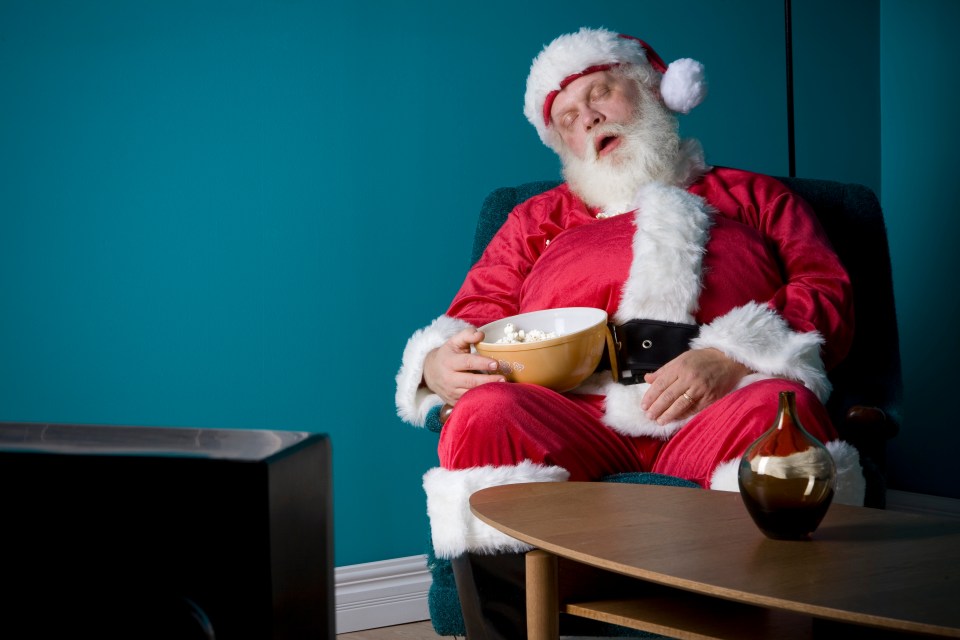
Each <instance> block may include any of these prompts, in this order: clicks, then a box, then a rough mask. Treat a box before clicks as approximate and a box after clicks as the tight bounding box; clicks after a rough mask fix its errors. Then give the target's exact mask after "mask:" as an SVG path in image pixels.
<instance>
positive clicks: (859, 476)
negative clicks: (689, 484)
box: [710, 440, 867, 507]
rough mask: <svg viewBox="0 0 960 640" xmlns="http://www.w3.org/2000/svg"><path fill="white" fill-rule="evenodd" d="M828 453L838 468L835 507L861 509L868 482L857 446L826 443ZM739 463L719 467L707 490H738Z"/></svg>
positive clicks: (729, 462) (736, 461) (842, 443)
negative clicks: (847, 505)
mask: <svg viewBox="0 0 960 640" xmlns="http://www.w3.org/2000/svg"><path fill="white" fill-rule="evenodd" d="M826 447H827V451H829V452H830V455H831V456H833V461H834V462H835V463H836V465H837V484H836V486H835V487H834V494H833V501H834V502H836V503H838V504H851V505H854V506H856V507H862V506H863V500H864V498H865V497H866V493H867V481H866V480H865V479H864V477H863V468H862V466H861V465H860V452H859V451H857V449H856V447H854V446H853V445H851V444H850V443H848V442H843V441H842V440H834V441H832V442H828V443H827V444H826ZM739 470H740V460H728V461H727V462H724V463H722V464H720V465H719V466H718V467H717V468H716V469H715V470H714V472H713V476H711V478H710V488H711V489H716V490H718V491H739V490H740V483H739V479H738V476H739Z"/></svg>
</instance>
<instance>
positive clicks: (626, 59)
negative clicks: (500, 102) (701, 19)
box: [523, 27, 707, 147]
mask: <svg viewBox="0 0 960 640" xmlns="http://www.w3.org/2000/svg"><path fill="white" fill-rule="evenodd" d="M622 64H631V65H640V66H646V67H647V68H648V69H651V70H652V71H654V72H656V73H655V74H653V75H654V77H656V78H658V79H659V83H660V95H661V97H662V98H663V102H664V104H666V105H667V108H669V109H670V110H671V111H674V112H677V113H689V112H690V111H691V110H692V109H693V108H694V107H696V106H697V105H698V104H700V103H701V102H703V99H704V98H705V97H706V95H707V82H706V77H705V75H704V70H703V65H702V64H700V63H699V62H697V61H696V60H691V59H690V58H682V59H680V60H676V61H674V62H671V63H670V65H669V66H667V65H666V64H665V63H664V62H663V60H662V59H661V58H660V56H659V55H657V53H656V51H654V50H653V48H651V47H650V45H648V44H647V43H646V42H644V41H642V40H640V39H638V38H634V37H632V36H627V35H623V34H618V33H615V32H613V31H608V30H607V29H590V28H588V27H584V28H582V29H580V30H579V31H577V32H576V33H568V34H565V35H562V36H559V37H558V38H556V39H555V40H554V41H553V42H551V43H550V44H548V45H547V46H545V47H544V48H543V51H541V52H540V54H539V55H537V57H536V58H534V60H533V64H531V65H530V74H529V75H528V76H527V91H526V95H525V96H524V104H523V113H524V115H525V116H526V117H527V120H529V121H530V123H531V124H532V125H533V126H534V127H535V128H536V129H537V133H538V134H539V135H540V139H541V140H542V141H543V142H544V144H546V145H547V146H549V147H554V144H553V143H554V142H555V141H554V140H553V139H552V138H553V136H552V135H551V130H550V107H551V106H552V104H553V99H554V98H555V97H556V95H557V94H558V93H559V92H560V90H561V89H563V88H564V87H565V86H567V85H568V84H570V83H571V82H573V81H574V80H576V79H577V78H579V77H582V76H585V75H587V74H590V73H595V72H597V71H604V70H606V69H610V68H612V67H615V66H618V65H622Z"/></svg>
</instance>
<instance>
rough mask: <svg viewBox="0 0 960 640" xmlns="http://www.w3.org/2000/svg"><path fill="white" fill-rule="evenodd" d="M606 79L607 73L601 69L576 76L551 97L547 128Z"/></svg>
mask: <svg viewBox="0 0 960 640" xmlns="http://www.w3.org/2000/svg"><path fill="white" fill-rule="evenodd" d="M608 79H609V71H608V70H607V69H603V70H600V71H595V72H593V73H589V74H585V75H580V76H577V77H576V78H575V79H574V80H572V81H571V82H569V83H567V84H566V85H564V87H563V88H562V89H560V90H559V91H557V93H556V94H555V95H554V96H553V101H552V104H551V105H550V112H549V113H548V114H547V126H550V124H551V122H552V121H553V120H555V119H556V118H557V117H558V116H559V114H561V113H563V112H564V111H565V110H566V109H567V108H569V107H570V106H572V105H573V104H575V103H577V102H578V101H579V100H581V99H583V98H585V97H586V95H587V94H588V93H589V92H590V90H591V89H592V88H593V87H594V86H595V85H596V84H597V83H598V82H600V83H602V82H605V81H607V80H608Z"/></svg>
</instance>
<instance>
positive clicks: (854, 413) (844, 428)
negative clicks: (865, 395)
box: [837, 404, 900, 441]
mask: <svg viewBox="0 0 960 640" xmlns="http://www.w3.org/2000/svg"><path fill="white" fill-rule="evenodd" d="M837 428H838V430H839V431H840V435H841V436H843V438H844V439H849V440H853V441H859V440H874V441H876V440H889V439H890V438H892V437H894V436H895V435H897V432H898V431H899V430H900V427H899V425H898V424H897V423H896V422H895V421H893V420H891V419H890V417H889V416H887V414H886V412H885V411H884V410H883V409H881V408H880V407H874V406H867V405H861V404H858V405H854V406H852V407H850V408H849V409H847V415H846V420H845V421H844V424H842V425H837Z"/></svg>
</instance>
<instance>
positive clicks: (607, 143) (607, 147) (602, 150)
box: [596, 135, 620, 156]
mask: <svg viewBox="0 0 960 640" xmlns="http://www.w3.org/2000/svg"><path fill="white" fill-rule="evenodd" d="M619 144H620V136H613V135H609V136H600V137H598V138H597V142H596V149H597V156H604V155H606V154H608V153H610V152H611V151H613V150H614V149H615V148H616V147H617V145H619Z"/></svg>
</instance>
